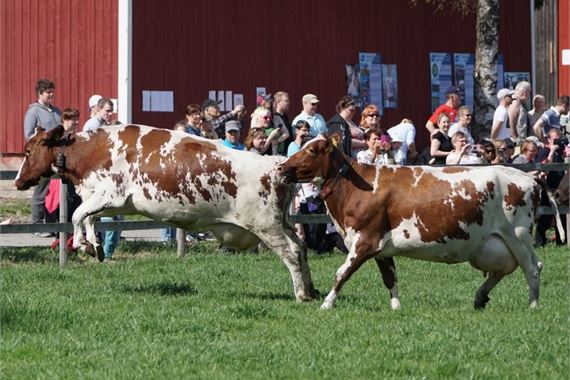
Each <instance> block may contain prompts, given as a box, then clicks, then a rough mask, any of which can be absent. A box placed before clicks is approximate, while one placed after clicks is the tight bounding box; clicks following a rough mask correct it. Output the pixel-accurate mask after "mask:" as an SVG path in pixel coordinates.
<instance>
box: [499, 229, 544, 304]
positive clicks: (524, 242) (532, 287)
mask: <svg viewBox="0 0 570 380" xmlns="http://www.w3.org/2000/svg"><path fill="white" fill-rule="evenodd" d="M528 231H529V228H526V227H523V226H519V227H516V228H515V236H516V238H514V239H507V240H506V241H505V243H506V244H507V245H508V246H509V248H510V249H511V251H512V252H513V254H514V256H515V259H516V261H517V263H518V265H519V266H520V267H521V269H522V271H523V272H524V275H525V277H526V281H527V284H528V305H529V307H530V308H531V309H532V308H535V307H537V306H538V298H539V295H540V294H539V293H540V272H541V269H542V263H539V261H538V258H537V257H536V254H535V253H534V251H533V249H532V241H531V237H530V235H529V233H528Z"/></svg>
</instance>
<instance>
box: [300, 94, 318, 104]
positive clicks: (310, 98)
mask: <svg viewBox="0 0 570 380" xmlns="http://www.w3.org/2000/svg"><path fill="white" fill-rule="evenodd" d="M318 102H319V99H318V98H317V95H313V94H305V95H304V96H303V103H318Z"/></svg>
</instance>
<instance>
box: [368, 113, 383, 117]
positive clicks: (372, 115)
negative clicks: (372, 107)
mask: <svg viewBox="0 0 570 380" xmlns="http://www.w3.org/2000/svg"><path fill="white" fill-rule="evenodd" d="M366 116H368V117H380V115H379V114H377V113H371V114H368V115H366Z"/></svg>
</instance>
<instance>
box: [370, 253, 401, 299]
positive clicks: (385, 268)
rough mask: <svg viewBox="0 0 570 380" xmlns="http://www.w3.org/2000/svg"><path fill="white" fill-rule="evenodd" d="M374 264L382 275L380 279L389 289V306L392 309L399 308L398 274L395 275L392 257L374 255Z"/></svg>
mask: <svg viewBox="0 0 570 380" xmlns="http://www.w3.org/2000/svg"><path fill="white" fill-rule="evenodd" d="M375 260H376V264H377V265H378V269H380V273H381V275H382V281H383V282H384V285H385V286H386V288H388V290H389V291H390V306H391V307H392V310H399V309H400V296H399V294H398V276H397V275H396V264H395V263H394V259H393V258H392V257H376V258H375Z"/></svg>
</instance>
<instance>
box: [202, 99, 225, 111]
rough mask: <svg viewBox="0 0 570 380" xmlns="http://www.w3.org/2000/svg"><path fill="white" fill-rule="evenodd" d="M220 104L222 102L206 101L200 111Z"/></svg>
mask: <svg viewBox="0 0 570 380" xmlns="http://www.w3.org/2000/svg"><path fill="white" fill-rule="evenodd" d="M221 102H222V101H221V100H212V99H206V100H204V101H203V102H202V109H203V110H205V109H206V108H208V107H211V106H217V105H218V104H220V103H221Z"/></svg>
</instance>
